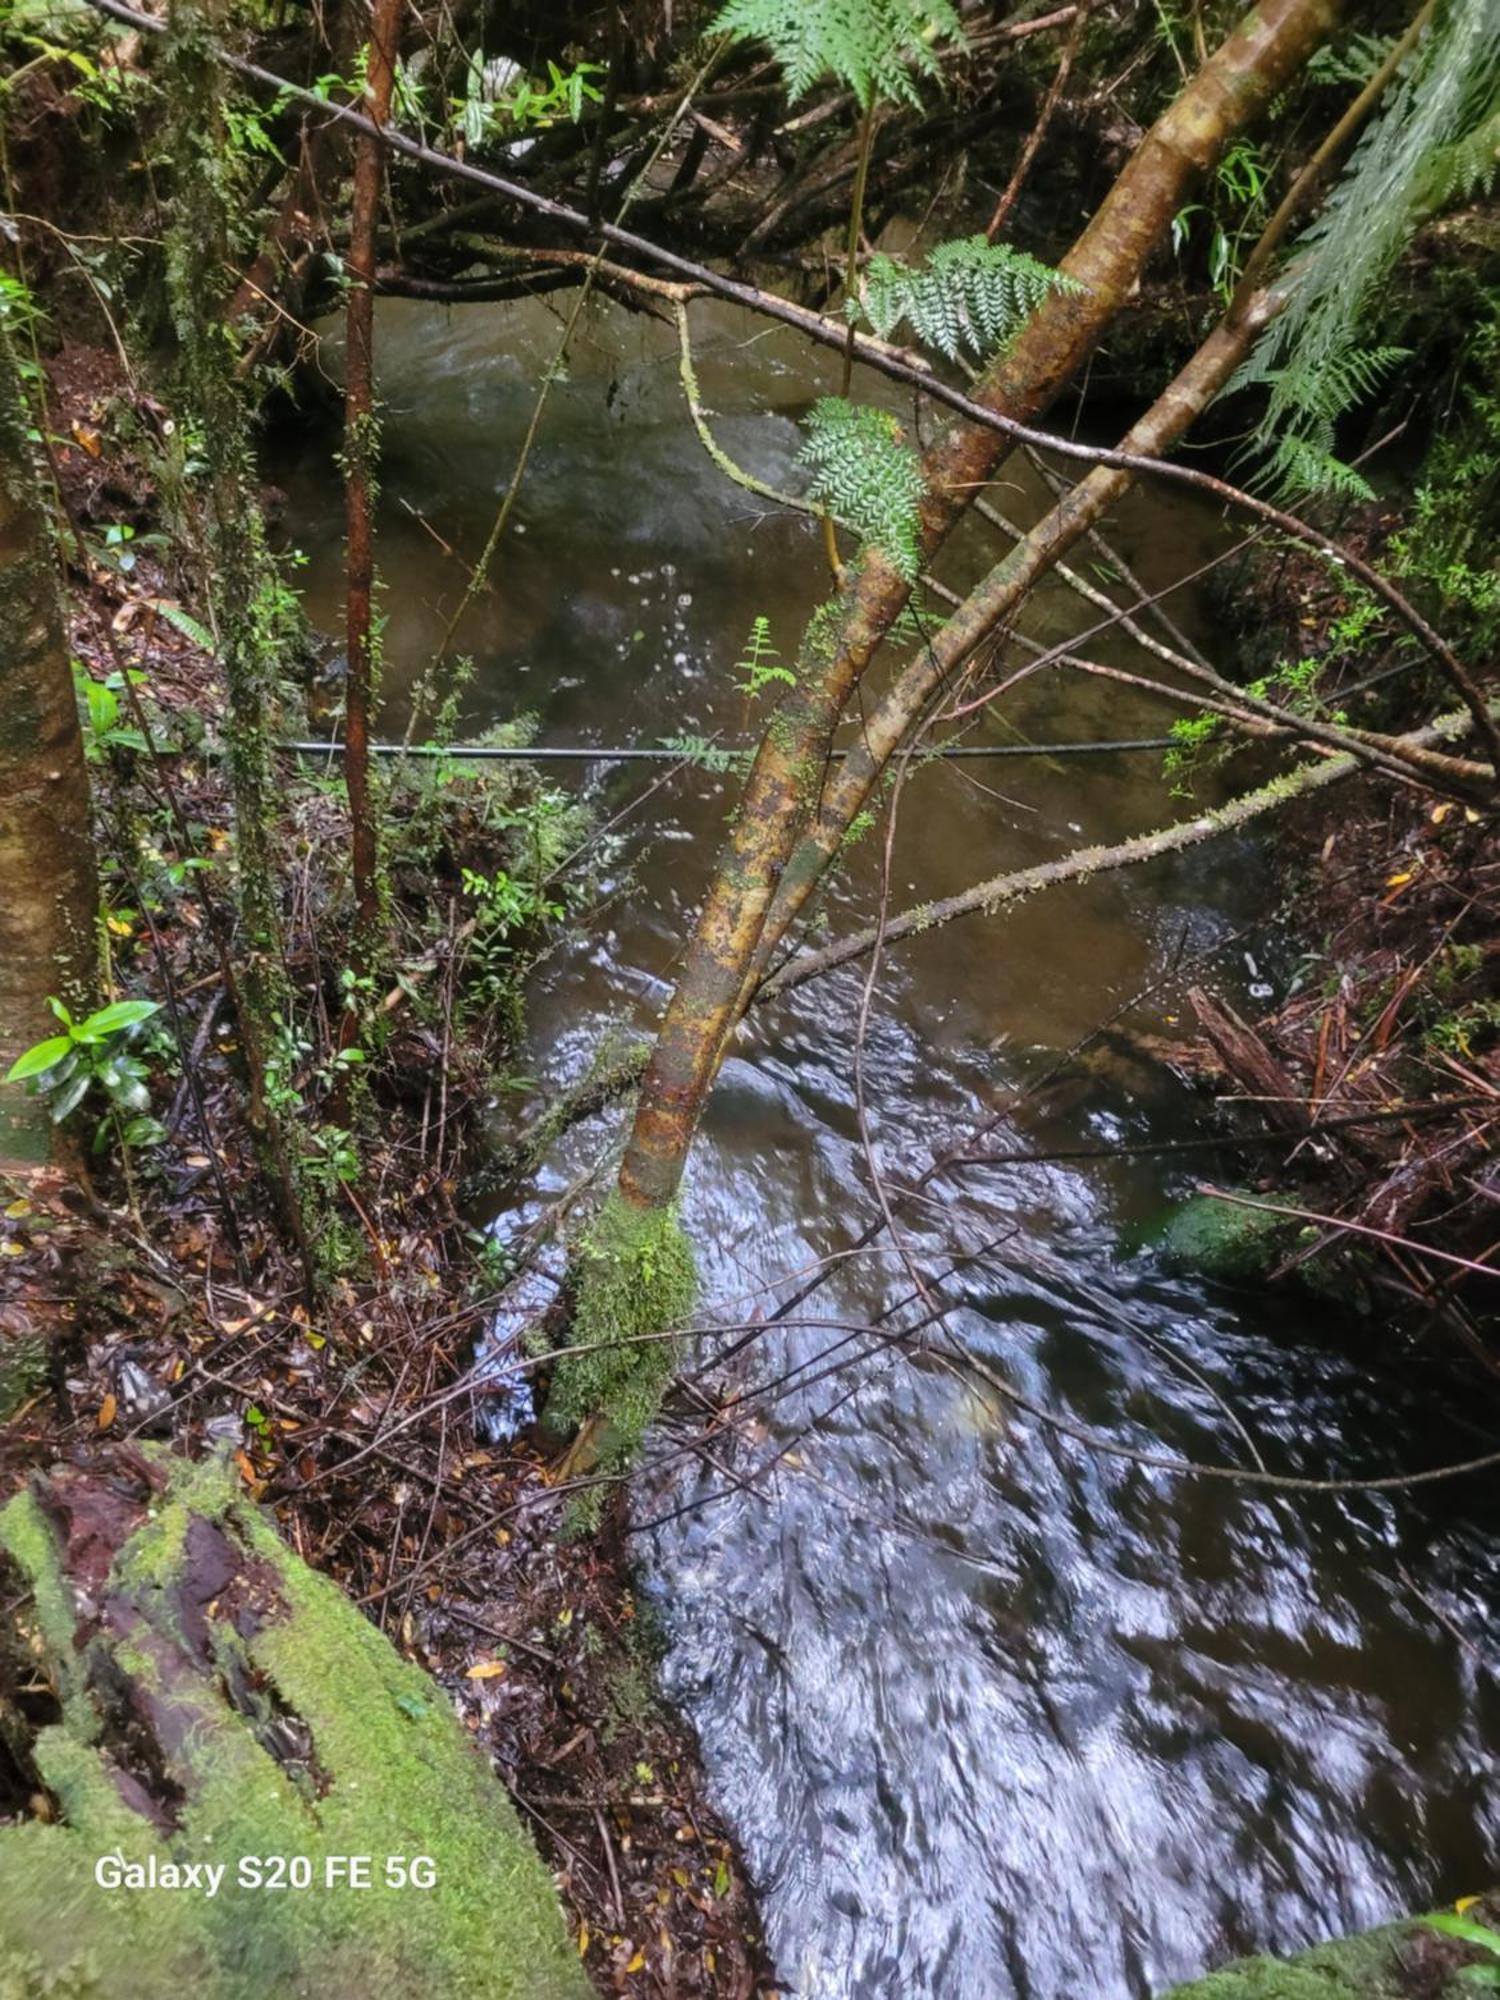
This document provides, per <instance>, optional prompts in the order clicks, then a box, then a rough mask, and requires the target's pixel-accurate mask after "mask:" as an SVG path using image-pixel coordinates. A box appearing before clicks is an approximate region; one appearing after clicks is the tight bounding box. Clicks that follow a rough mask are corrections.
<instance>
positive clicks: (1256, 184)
mask: <svg viewBox="0 0 1500 2000" xmlns="http://www.w3.org/2000/svg"><path fill="white" fill-rule="evenodd" d="M1270 178H1271V177H1270V173H1269V171H1268V170H1267V167H1266V163H1265V161H1264V160H1263V159H1262V157H1261V155H1260V152H1259V150H1258V149H1257V148H1256V147H1254V146H1252V145H1250V144H1248V143H1247V142H1246V141H1245V140H1243V139H1242V140H1238V141H1237V142H1236V143H1235V144H1234V145H1233V146H1231V147H1230V148H1229V150H1228V152H1227V153H1226V154H1225V155H1224V157H1223V159H1222V160H1221V161H1220V162H1219V164H1218V167H1217V168H1216V170H1215V173H1214V185H1213V192H1214V197H1215V198H1214V200H1213V201H1212V202H1211V203H1205V202H1201V201H1190V202H1188V203H1186V204H1185V205H1184V206H1183V207H1182V208H1179V209H1178V211H1177V213H1176V214H1175V215H1174V216H1173V217H1172V248H1173V249H1174V250H1176V251H1178V252H1181V251H1182V250H1183V249H1184V248H1185V247H1186V245H1187V243H1188V240H1189V238H1190V237H1191V235H1192V233H1193V218H1194V216H1198V215H1206V216H1208V218H1209V222H1210V225H1211V234H1210V236H1209V243H1208V280H1209V283H1210V284H1211V285H1212V286H1213V288H1214V290H1215V291H1216V292H1217V293H1218V294H1219V296H1220V297H1221V298H1222V299H1225V300H1228V299H1230V298H1231V297H1232V296H1233V294H1234V288H1235V286H1236V285H1237V284H1238V283H1239V281H1240V272H1241V270H1242V269H1243V263H1244V260H1243V256H1242V250H1243V246H1244V243H1245V239H1246V238H1247V236H1249V235H1250V234H1251V232H1252V231H1253V230H1255V229H1258V228H1259V226H1260V224H1261V222H1262V220H1263V218H1264V215H1265V210H1266V196H1267V193H1268V192H1269V189H1270Z"/></svg>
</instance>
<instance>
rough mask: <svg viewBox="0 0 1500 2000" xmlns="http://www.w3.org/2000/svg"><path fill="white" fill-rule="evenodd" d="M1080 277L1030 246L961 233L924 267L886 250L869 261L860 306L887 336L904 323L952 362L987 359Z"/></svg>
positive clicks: (854, 310)
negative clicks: (1013, 247) (1039, 255)
mask: <svg viewBox="0 0 1500 2000" xmlns="http://www.w3.org/2000/svg"><path fill="white" fill-rule="evenodd" d="M1082 289H1083V287H1082V286H1081V285H1080V284H1079V282H1078V280H1077V279H1076V278H1070V277H1068V276H1067V275H1066V273H1065V272H1062V271H1054V270H1053V269H1052V267H1051V265H1050V264H1043V263H1041V262H1039V261H1038V259H1037V258H1035V257H1029V256H1027V254H1026V252H1025V251H1024V250H1011V249H1008V248H1007V247H1006V245H1005V244H1003V243H987V242H986V241H985V239H984V238H983V237H982V236H961V237H958V238H956V239H955V240H954V241H953V242H951V243H939V244H938V245H937V247H936V248H935V249H934V250H933V251H932V253H931V255H930V256H929V257H928V258H927V260H926V262H925V263H923V264H918V265H912V264H903V263H901V262H900V261H899V260H898V259H897V258H895V257H887V256H885V255H884V254H883V253H882V254H881V255H879V256H876V257H872V258H871V259H870V265H869V269H868V270H867V271H866V273H865V282H864V287H863V294H864V295H863V298H862V300H860V301H859V302H856V301H854V300H851V301H850V302H849V305H848V307H847V308H846V310H847V311H848V313H849V316H850V318H851V319H852V318H854V317H855V316H856V315H857V314H858V313H859V312H860V311H861V310H863V312H864V315H865V317H866V318H867V319H868V320H869V322H870V324H871V326H873V327H874V329H875V331H876V332H877V333H878V334H879V335H880V337H881V338H882V339H883V340H888V339H889V338H890V336H891V334H892V333H893V332H894V331H895V330H896V328H897V327H898V326H899V325H900V324H901V322H902V321H903V320H905V321H906V323H907V325H908V326H910V328H911V330H912V332H913V333H914V334H915V335H916V337H917V338H918V340H920V341H922V342H923V343H924V344H925V345H926V346H928V347H935V348H937V350H938V352H939V353H940V354H946V355H947V356H948V358H949V360H950V361H956V360H957V359H958V358H959V355H960V354H961V353H962V352H963V351H964V350H965V349H967V350H968V352H969V353H970V354H972V355H973V356H974V357H975V358H976V359H978V360H983V359H984V358H985V357H986V356H988V355H991V354H993V353H994V352H995V351H996V349H997V348H1000V347H1003V346H1004V345H1005V343H1006V342H1007V341H1008V340H1010V339H1011V338H1012V337H1013V336H1014V335H1015V333H1016V332H1017V331H1018V329H1019V328H1020V327H1021V326H1023V325H1024V324H1025V322H1026V320H1027V319H1029V318H1030V316H1031V314H1032V313H1034V312H1035V311H1036V309H1037V307H1038V306H1040V305H1041V304H1042V303H1043V301H1044V300H1045V299H1047V298H1048V297H1049V296H1050V295H1051V294H1052V293H1053V292H1077V291H1081V290H1082Z"/></svg>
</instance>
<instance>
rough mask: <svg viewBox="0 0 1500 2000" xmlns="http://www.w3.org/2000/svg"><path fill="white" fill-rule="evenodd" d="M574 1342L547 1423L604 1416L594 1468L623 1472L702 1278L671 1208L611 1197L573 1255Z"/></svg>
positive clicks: (564, 1424)
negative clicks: (675, 1334) (642, 1205)
mask: <svg viewBox="0 0 1500 2000" xmlns="http://www.w3.org/2000/svg"><path fill="white" fill-rule="evenodd" d="M574 1273H575V1283H576V1289H577V1305H576V1308H575V1312H574V1317H573V1340H572V1343H571V1345H570V1346H569V1347H568V1348H567V1349H566V1350H565V1351H564V1353H563V1354H562V1355H561V1357H560V1358H559V1360H558V1365H557V1372H556V1375H555V1377H554V1379H553V1385H552V1394H551V1397H550V1399H549V1401H548V1405H547V1421H548V1423H549V1425H551V1426H553V1427H555V1428H559V1429H561V1428H570V1427H572V1426H575V1425H578V1424H582V1423H584V1422H586V1421H588V1420H589V1419H590V1418H596V1417H597V1418H602V1419H603V1425H604V1428H603V1433H602V1439H601V1443H600V1446H599V1452H598V1458H597V1463H598V1464H599V1466H600V1467H601V1468H602V1469H604V1470H606V1471H608V1470H619V1469H623V1468H624V1467H625V1466H627V1465H628V1464H629V1463H630V1460H631V1458H632V1457H633V1456H634V1453H635V1450H636V1447H637V1445H639V1443H640V1441H641V1436H642V1434H643V1432H644V1431H645V1429H646V1426H647V1425H648V1424H649V1423H650V1422H651V1419H652V1418H653V1417H654V1416H655V1415H656V1411H657V1406H658V1404H659V1403H660V1401H661V1395H662V1391H663V1389H664V1388H665V1387H666V1385H667V1381H668V1378H669V1377H670V1375H671V1373H672V1367H673V1363H674V1361H675V1359H676V1350H677V1343H676V1341H675V1340H674V1339H672V1338H671V1337H670V1336H671V1335H672V1333H673V1332H675V1331H676V1330H677V1329H680V1328H681V1327H682V1326H683V1325H684V1324H685V1323H686V1321H687V1318H688V1315H689V1314H690V1313H691V1312H692V1310H693V1306H694V1304H695V1302H696V1300H697V1296H698V1273H697V1268H696V1266H695V1264H694V1261H693V1251H692V1245H691V1244H690V1243H689V1241H688V1238H687V1235H686V1232H685V1231H684V1230H683V1227H682V1224H681V1222H680V1220H679V1219H678V1215H677V1210H676V1208H675V1207H672V1208H667V1209H654V1208H653V1209H641V1208H634V1207H632V1206H631V1205H630V1203H628V1202H626V1201H624V1200H623V1199H622V1198H621V1196H620V1195H619V1193H618V1192H614V1193H611V1195H610V1196H609V1199H608V1200H607V1201H606V1202H605V1204H604V1206H603V1208H602V1209H601V1210H600V1211H599V1214H598V1216H597V1217H596V1218H595V1221H594V1223H593V1225H592V1226H591V1228H590V1229H589V1231H588V1233H587V1234H586V1235H585V1236H584V1238H583V1240H582V1241H581V1242H580V1243H579V1245H578V1246H577V1248H576V1251H575V1254H574Z"/></svg>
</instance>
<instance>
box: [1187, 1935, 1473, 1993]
mask: <svg viewBox="0 0 1500 2000" xmlns="http://www.w3.org/2000/svg"><path fill="white" fill-rule="evenodd" d="M1493 1962H1494V1961H1493V1960H1492V1959H1490V1958H1489V1957H1488V1954H1487V1953H1486V1952H1484V1951H1483V1950H1480V1949H1476V1948H1475V1947H1474V1946H1472V1945H1469V1944H1466V1943H1464V1942H1463V1941H1462V1940H1457V1939H1454V1938H1451V1937H1441V1936H1439V1935H1438V1934H1437V1932H1436V1931H1433V1930H1430V1929H1429V1928H1428V1927H1427V1926H1426V1925H1425V1924H1424V1923H1422V1922H1421V1921H1420V1920H1414V1921H1411V1922H1408V1923H1399V1924H1387V1925H1385V1926H1383V1927H1382V1928H1381V1929H1379V1930H1373V1931H1364V1932H1362V1933H1360V1934H1358V1935H1356V1936H1354V1937H1347V1938H1335V1939H1334V1940H1333V1942H1332V1943H1330V1944H1320V1945H1316V1946H1314V1947H1313V1949H1312V1950H1310V1951H1304V1952H1298V1953H1295V1954H1294V1955H1293V1956H1291V1957H1289V1958H1266V1957H1262V1958H1243V1959H1239V1960H1237V1961H1236V1963H1235V1964H1233V1965H1226V1966H1224V1967H1223V1968H1222V1970H1220V1971H1218V1972H1210V1973H1209V1974H1208V1975H1207V1977H1206V1978H1203V1979H1193V1980H1189V1981H1188V1983H1187V1985H1185V1986H1174V1987H1173V1988H1172V1989H1171V1991H1170V1992H1168V1993H1165V1994H1163V1995H1162V2000H1459V1996H1460V1995H1461V1994H1465V1993H1473V1992H1474V1991H1475V1990H1476V1988H1475V1987H1474V1986H1473V1984H1472V1983H1471V1982H1470V1981H1469V1980H1467V1979H1466V1978H1465V1977H1464V1973H1465V1970H1466V1968H1469V1967H1472V1966H1473V1965H1475V1964H1483V1963H1489V1964H1492V1963H1493Z"/></svg>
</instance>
